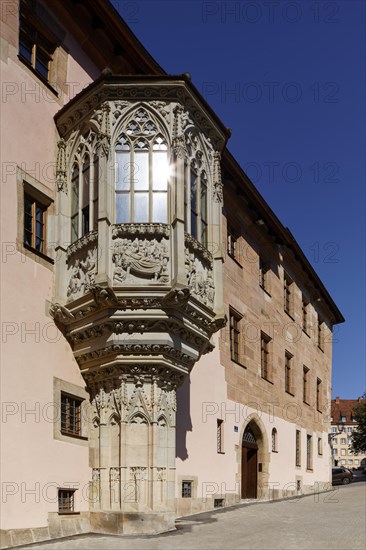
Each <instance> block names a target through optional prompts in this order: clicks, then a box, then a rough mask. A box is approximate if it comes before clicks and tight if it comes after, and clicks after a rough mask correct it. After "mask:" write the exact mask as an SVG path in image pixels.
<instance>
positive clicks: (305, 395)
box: [302, 365, 309, 403]
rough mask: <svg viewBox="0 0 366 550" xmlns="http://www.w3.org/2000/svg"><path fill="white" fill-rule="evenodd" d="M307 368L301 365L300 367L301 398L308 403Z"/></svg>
mask: <svg viewBox="0 0 366 550" xmlns="http://www.w3.org/2000/svg"><path fill="white" fill-rule="evenodd" d="M308 376H309V369H308V368H307V367H305V365H304V366H303V369H302V400H303V401H304V403H309V395H308V393H309V384H308Z"/></svg>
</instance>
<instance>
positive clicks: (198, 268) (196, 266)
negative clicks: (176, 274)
mask: <svg viewBox="0 0 366 550" xmlns="http://www.w3.org/2000/svg"><path fill="white" fill-rule="evenodd" d="M185 267H186V277H187V285H188V287H189V288H190V290H191V293H192V295H193V296H194V297H195V298H197V299H198V300H199V301H200V302H202V303H203V304H205V305H206V306H208V307H210V308H212V307H213V305H214V300H215V285H214V279H213V272H212V268H211V266H210V265H209V264H208V263H207V262H204V261H202V259H201V258H199V257H198V256H197V255H196V254H195V253H194V252H192V251H191V249H190V248H188V247H186V249H185Z"/></svg>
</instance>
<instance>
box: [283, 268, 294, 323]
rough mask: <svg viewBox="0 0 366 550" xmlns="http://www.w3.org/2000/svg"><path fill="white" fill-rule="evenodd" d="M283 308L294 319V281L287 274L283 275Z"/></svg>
mask: <svg viewBox="0 0 366 550" xmlns="http://www.w3.org/2000/svg"><path fill="white" fill-rule="evenodd" d="M283 306H284V310H285V312H286V313H287V314H288V315H290V316H291V317H293V314H294V311H293V309H294V308H293V281H292V280H291V279H290V277H289V276H288V275H287V273H285V272H284V275H283Z"/></svg>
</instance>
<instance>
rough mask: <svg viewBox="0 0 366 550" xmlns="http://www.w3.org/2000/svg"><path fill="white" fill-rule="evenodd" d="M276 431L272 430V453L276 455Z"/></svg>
mask: <svg viewBox="0 0 366 550" xmlns="http://www.w3.org/2000/svg"><path fill="white" fill-rule="evenodd" d="M277 451H278V448H277V430H276V428H273V430H272V453H277Z"/></svg>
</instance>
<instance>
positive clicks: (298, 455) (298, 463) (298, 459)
mask: <svg viewBox="0 0 366 550" xmlns="http://www.w3.org/2000/svg"><path fill="white" fill-rule="evenodd" d="M300 444H301V439H300V430H296V466H301V447H300Z"/></svg>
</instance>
